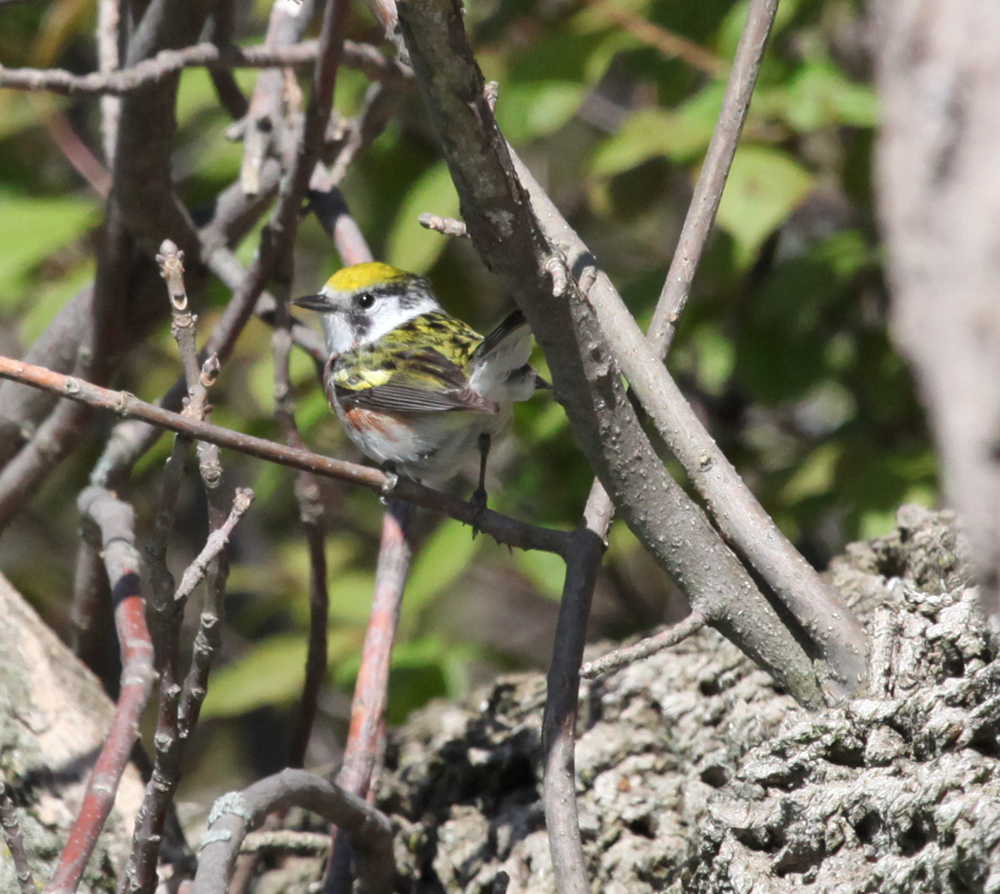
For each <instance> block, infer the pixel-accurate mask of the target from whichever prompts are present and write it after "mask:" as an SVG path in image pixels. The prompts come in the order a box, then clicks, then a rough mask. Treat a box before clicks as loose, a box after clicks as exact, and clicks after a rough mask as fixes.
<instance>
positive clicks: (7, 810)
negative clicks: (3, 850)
mask: <svg viewBox="0 0 1000 894" xmlns="http://www.w3.org/2000/svg"><path fill="white" fill-rule="evenodd" d="M0 826H2V827H3V838H4V841H6V842H7V849H8V850H9V851H10V857H11V860H13V861H14V874H15V875H16V876H17V886H18V889H19V890H20V892H21V894H37V892H38V888H37V887H35V877H34V876H33V875H32V873H31V864H30V863H29V862H28V854H27V852H26V851H25V849H24V839H23V838H22V837H21V825H20V823H18V821H17V808H16V807H15V806H14V802H13V801H12V800H11V799H10V795H9V794H8V793H7V786H6V785H3V786H2V787H0Z"/></svg>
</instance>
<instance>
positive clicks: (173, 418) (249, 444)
mask: <svg viewBox="0 0 1000 894" xmlns="http://www.w3.org/2000/svg"><path fill="white" fill-rule="evenodd" d="M0 377H3V378H7V379H12V380H13V381H17V382H22V383H24V384H27V385H31V386H33V387H35V388H44V389H46V390H47V391H50V392H52V393H54V394H58V395H59V396H61V397H68V398H71V399H72V400H74V401H77V402H79V403H85V404H88V405H90V406H92V407H96V408H99V409H105V410H112V411H114V412H115V413H117V414H118V415H119V416H122V417H123V418H133V419H142V420H143V421H145V422H149V423H152V424H153V425H157V426H160V427H161V428H165V429H168V430H169V431H174V432H177V433H179V434H184V435H187V436H188V437H191V438H195V439H197V440H202V441H208V442H210V443H212V444H218V445H219V446H220V447H227V448H229V449H232V450H237V451H239V452H240V453H245V454H247V455H249V456H256V457H257V458H258V459H265V460H268V461H269V462H276V463H279V464H281V465H284V466H289V467H290V468H293V469H305V470H306V471H308V472H315V473H316V474H317V475H322V476H323V477H325V478H335V479H337V480H338V481H347V482H350V483H352V484H358V485H361V486H362V487H367V488H368V489H369V490H371V491H373V492H375V493H378V494H383V493H385V492H386V490H387V488H389V487H391V486H392V485H393V483H395V487H394V488H393V489H392V494H393V496H394V497H397V498H399V499H401V500H406V501H407V502H410V503H414V504H416V505H417V506H423V507H424V508H426V509H430V510H431V511H433V512H438V513H440V514H442V515H447V516H448V517H449V518H454V519H456V520H457V521H460V522H462V523H463V524H466V525H472V523H473V521H475V520H476V510H475V507H473V506H472V504H471V503H467V502H465V501H464V500H459V499H456V498H454V497H451V496H449V495H448V494H445V493H443V492H441V491H437V490H433V489H432V488H429V487H424V486H423V485H420V484H417V483H416V482H415V481H410V480H408V479H405V478H404V479H399V480H398V481H395V482H394V479H392V478H390V477H389V476H387V475H386V474H385V473H384V472H381V471H380V470H378V469H373V468H370V467H368V466H361V465H357V464H356V463H349V462H344V461H343V460H336V459H331V458H329V457H326V456H320V455H319V454H316V453H310V452H309V451H308V450H298V449H295V448H293V447H287V446H285V445H283V444H276V443H275V442H274V441H267V440H265V439H264V438H255V437H253V436H252V435H247V434H243V433H242V432H236V431H232V430H231V429H228V428H222V427H221V426H218V425H212V424H211V423H210V422H203V421H201V420H197V419H189V418H187V417H186V416H183V415H181V414H180V413H171V412H170V411H169V410H164V409H162V408H161V407H157V406H154V405H153V404H148V403H146V402H145V401H141V400H139V399H138V398H137V397H135V395H132V394H129V393H128V392H126V391H112V390H111V389H109V388H101V387H100V386H98V385H91V384H90V383H89V382H85V381H83V380H82V379H77V378H73V377H71V376H64V375H61V374H59V373H54V372H52V371H51V370H47V369H44V368H43V367H40V366H34V365H32V364H29V363H24V362H22V361H19V360H11V359H10V358H9V357H2V356H0ZM479 529H480V530H481V531H482V532H483V533H484V534H488V535H489V536H490V537H493V538H494V539H495V540H497V542H499V543H504V544H507V545H508V546H511V547H516V548H518V549H540V550H543V551H545V552H551V553H557V554H559V555H562V554H563V553H564V551H565V550H566V549H567V546H568V543H569V540H568V538H569V536H570V535H569V534H567V533H566V532H564V531H555V530H552V529H550V528H539V527H536V526H535V525H529V524H526V523H525V522H521V521H518V520H517V519H514V518H510V517H509V516H506V515H501V514H500V513H499V512H494V511H493V510H492V509H488V510H486V512H485V513H484V515H483V517H482V519H481V524H479Z"/></svg>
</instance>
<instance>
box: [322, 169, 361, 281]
mask: <svg viewBox="0 0 1000 894" xmlns="http://www.w3.org/2000/svg"><path fill="white" fill-rule="evenodd" d="M324 174H325V172H324V171H323V168H322V167H321V166H317V168H316V173H314V174H313V179H312V182H311V184H310V190H309V210H310V211H312V212H313V214H315V215H316V219H317V220H318V221H319V224H320V226H321V227H323V229H324V230H325V231H326V233H327V235H328V236H329V237H330V238H331V239H333V241H334V244H335V245H336V247H337V254H339V255H340V260H341V261H342V262H343V264H344V266H345V267H346V266H349V265H351V264H361V263H364V262H365V261H371V260H374V256H373V255H372V251H371V249H370V248H369V247H368V242H367V241H366V240H365V237H364V234H362V232H361V228H360V227H359V226H358V224H357V221H356V220H355V219H354V218H353V217H352V216H351V213H350V211H349V210H348V208H347V203H346V202H345V201H344V196H343V194H342V193H341V191H340V190H339V189H338V188H337V187H336V186H334V185H333V183H332V180H331V179H330V178H329V177H327V176H323V175H324ZM317 175H319V176H317Z"/></svg>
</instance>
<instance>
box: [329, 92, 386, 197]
mask: <svg viewBox="0 0 1000 894" xmlns="http://www.w3.org/2000/svg"><path fill="white" fill-rule="evenodd" d="M392 88H393V82H392V81H379V82H376V83H374V84H372V85H371V86H370V87H369V88H368V90H367V91H365V101H364V105H363V107H362V109H361V112H360V113H359V114H358V115H357V117H356V118H354V119H353V120H352V121H350V122H348V124H347V126H346V127H345V128H344V129H343V132H342V133H341V134H339V135H338V138H337V139H336V140H334V141H332V143H328V145H327V149H326V152H325V153H324V159H325V160H326V161H327V163H330V162H329V153H330V150H331V148H332V147H334V146H335V147H336V158H335V159H334V160H333V162H332V163H331V164H330V175H329V179H330V185H332V186H339V185H340V183H341V182H342V181H343V179H344V177H346V176H347V171H348V169H349V168H350V166H351V164H352V163H353V161H354V159H355V157H356V156H357V155H358V153H360V152H361V151H362V150H363V149H365V148H366V147H368V146H370V145H371V144H372V143H373V142H374V141H375V140H376V138H377V137H378V136H379V134H381V133H382V131H383V130H385V127H386V125H387V124H388V123H389V119H390V117H391V116H392V113H393V111H394V110H395V107H396V93H397V91H395V90H394V89H392ZM317 188H325V187H321V186H317Z"/></svg>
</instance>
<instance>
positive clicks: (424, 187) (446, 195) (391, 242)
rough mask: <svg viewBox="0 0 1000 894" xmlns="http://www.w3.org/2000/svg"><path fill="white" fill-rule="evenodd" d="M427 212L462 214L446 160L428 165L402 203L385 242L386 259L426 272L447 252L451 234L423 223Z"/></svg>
mask: <svg viewBox="0 0 1000 894" xmlns="http://www.w3.org/2000/svg"><path fill="white" fill-rule="evenodd" d="M424 213H429V214H437V215H438V216H439V217H456V216H457V215H458V213H459V210H458V193H457V192H455V186H454V184H453V183H452V182H451V174H450V173H449V172H448V165H447V164H445V163H444V162H443V161H439V162H438V163H437V164H436V165H434V166H433V167H431V168H428V169H427V171H425V172H424V174H423V175H422V176H421V177H420V178H419V179H418V180H417V182H416V183H414V184H413V186H411V187H410V190H409V192H407V194H406V197H405V198H404V199H403V201H402V202H401V203H400V206H399V211H398V212H397V213H396V219H395V221H394V222H393V225H392V229H391V230H390V232H389V239H388V242H387V245H386V261H388V263H390V264H392V265H393V266H394V267H399V268H401V269H402V270H411V271H413V272H414V273H426V272H427V271H428V270H429V269H430V268H431V267H432V266H433V265H434V262H435V261H436V260H437V259H438V256H439V255H440V254H441V252H442V251H444V247H445V245H447V240H448V237H447V236H442V235H441V234H440V233H435V232H433V231H431V230H425V229H424V228H423V227H422V226H420V223H419V222H418V218H419V217H420V215H421V214H424Z"/></svg>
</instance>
